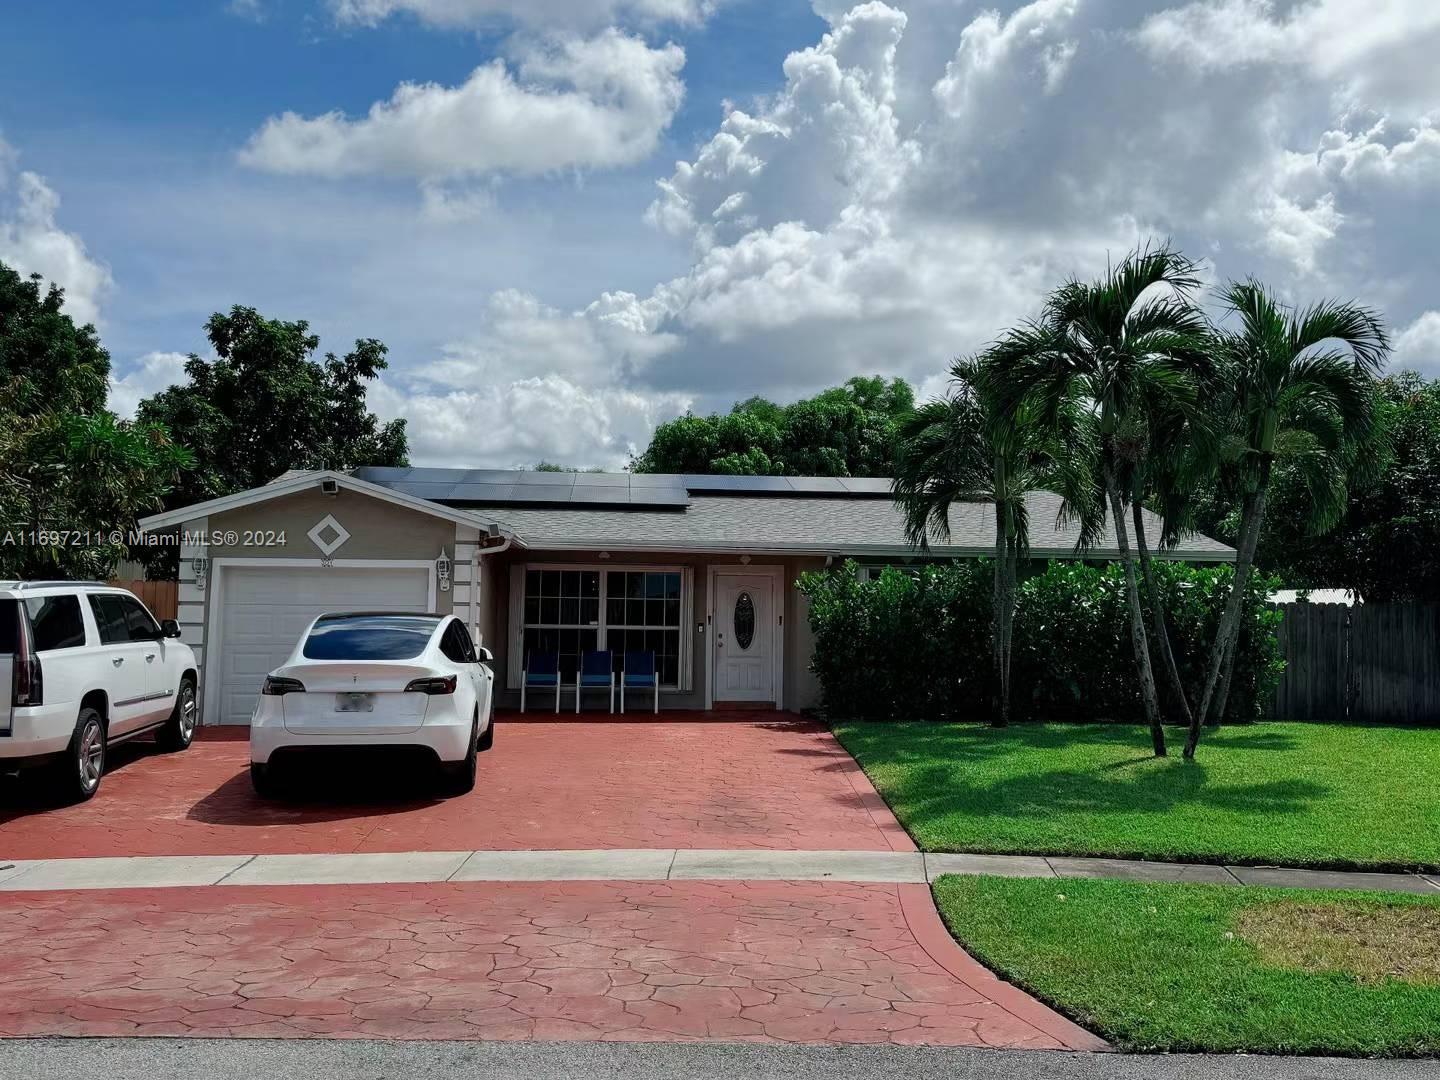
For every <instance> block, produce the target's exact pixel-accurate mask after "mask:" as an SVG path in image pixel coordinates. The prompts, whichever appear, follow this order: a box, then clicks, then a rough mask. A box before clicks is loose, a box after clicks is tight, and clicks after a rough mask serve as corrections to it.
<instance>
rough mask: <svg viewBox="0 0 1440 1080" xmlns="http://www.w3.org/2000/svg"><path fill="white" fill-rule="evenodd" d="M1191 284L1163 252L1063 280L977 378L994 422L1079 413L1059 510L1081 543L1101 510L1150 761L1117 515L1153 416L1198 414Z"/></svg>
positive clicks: (1145, 650) (1141, 657) (1182, 262)
mask: <svg viewBox="0 0 1440 1080" xmlns="http://www.w3.org/2000/svg"><path fill="white" fill-rule="evenodd" d="M1199 285H1200V281H1199V277H1198V275H1197V273H1196V267H1195V264H1194V263H1192V262H1191V261H1190V260H1188V259H1186V258H1185V257H1184V256H1183V255H1181V254H1180V253H1178V252H1176V251H1173V250H1171V249H1170V248H1169V247H1168V246H1164V245H1161V246H1155V247H1146V248H1145V249H1143V250H1139V251H1135V252H1132V253H1131V254H1130V255H1128V256H1126V258H1124V259H1123V260H1122V261H1121V262H1120V263H1119V264H1118V265H1116V266H1113V267H1111V268H1110V269H1109V270H1108V271H1107V273H1106V274H1105V276H1104V277H1103V278H1101V279H1100V280H1098V281H1095V282H1081V281H1078V280H1072V281H1070V282H1068V283H1067V284H1065V285H1063V286H1061V287H1060V288H1059V289H1058V290H1056V291H1055V292H1054V293H1053V294H1051V296H1050V297H1049V299H1048V300H1047V301H1046V304H1045V308H1044V311H1043V313H1042V315H1041V317H1040V319H1039V320H1037V321H1036V322H1033V323H1030V324H1027V325H1026V326H1024V327H1021V328H1020V329H1018V330H1014V331H1011V332H1010V333H1009V334H1007V335H1005V337H1004V338H1002V339H1001V341H1000V342H999V344H998V345H997V346H996V347H995V348H994V349H992V350H991V351H990V353H989V354H988V355H987V358H986V364H985V372H984V377H983V381H984V384H985V385H986V387H987V388H988V389H989V390H990V391H991V392H992V393H993V394H994V397H995V404H996V408H997V410H998V411H999V413H1000V415H1002V416H1005V417H1011V418H1015V417H1018V416H1019V415H1021V414H1022V413H1024V412H1025V411H1027V410H1029V409H1034V410H1037V412H1038V415H1039V416H1040V417H1041V418H1042V422H1043V423H1044V424H1045V425H1047V426H1048V427H1050V428H1051V430H1054V431H1057V432H1058V431H1059V430H1060V429H1061V427H1062V420H1061V417H1062V415H1063V414H1064V412H1065V410H1066V409H1067V408H1069V409H1078V410H1079V416H1080V419H1081V423H1080V424H1079V425H1078V426H1077V427H1075V428H1074V429H1073V431H1072V438H1073V437H1074V436H1076V435H1078V436H1080V439H1079V442H1078V443H1077V444H1074V445H1075V449H1076V452H1077V457H1079V458H1081V459H1082V460H1084V461H1088V463H1089V465H1090V467H1089V469H1088V476H1086V477H1085V478H1084V482H1083V483H1082V484H1080V485H1078V486H1076V487H1073V488H1072V489H1071V490H1070V491H1068V492H1067V493H1066V505H1067V509H1068V511H1069V512H1070V513H1072V514H1073V515H1074V516H1075V517H1077V518H1078V519H1079V520H1080V523H1081V545H1082V546H1084V547H1089V546H1092V545H1093V544H1094V543H1095V541H1096V540H1097V539H1098V538H1099V537H1100V535H1101V534H1102V532H1103V530H1104V528H1105V525H1106V513H1107V511H1108V515H1109V524H1110V525H1111V526H1112V527H1113V529H1114V535H1115V543H1116V548H1117V550H1118V553H1119V556H1120V561H1121V563H1122V564H1123V566H1124V569H1125V592H1126V600H1127V603H1128V606H1129V609H1130V641H1131V645H1132V648H1133V650H1134V653H1135V663H1136V671H1137V674H1138V677H1139V683H1140V699H1141V703H1142V706H1143V708H1144V711H1145V718H1146V721H1147V722H1148V724H1149V726H1150V737H1151V743H1152V745H1153V746H1154V750H1155V754H1156V756H1157V757H1163V756H1165V752H1166V747H1165V729H1164V727H1163V725H1162V723H1161V716H1160V706H1159V695H1158V693H1157V690H1156V686H1155V674H1154V669H1153V667H1152V665H1151V660H1150V650H1149V645H1148V642H1147V638H1146V632H1145V616H1144V611H1143V609H1142V607H1141V603H1140V590H1139V585H1138V582H1137V579H1136V572H1135V557H1134V554H1133V553H1132V551H1131V548H1130V539H1129V528H1128V527H1127V525H1126V520H1125V518H1126V514H1125V509H1126V507H1127V506H1132V505H1133V503H1134V502H1135V491H1136V479H1137V474H1138V471H1139V470H1140V469H1141V467H1142V466H1143V463H1144V462H1145V461H1146V458H1147V452H1148V447H1149V442H1150V440H1149V432H1150V427H1151V420H1152V419H1153V417H1154V416H1156V415H1158V414H1162V413H1163V414H1171V413H1173V414H1178V415H1181V416H1189V415H1193V414H1194V413H1195V412H1196V411H1197V409H1198V400H1199V394H1198V391H1197V383H1198V380H1199V378H1200V376H1201V374H1203V372H1204V370H1205V368H1206V366H1207V364H1208V362H1209V354H1210V332H1209V327H1208V325H1207V323H1206V321H1205V318H1204V316H1203V315H1202V314H1201V312H1200V311H1199V309H1198V308H1197V307H1196V306H1195V304H1194V303H1193V302H1192V299H1191V297H1192V296H1193V294H1194V292H1195V290H1196V289H1198V288H1199ZM1074 467H1078V466H1074Z"/></svg>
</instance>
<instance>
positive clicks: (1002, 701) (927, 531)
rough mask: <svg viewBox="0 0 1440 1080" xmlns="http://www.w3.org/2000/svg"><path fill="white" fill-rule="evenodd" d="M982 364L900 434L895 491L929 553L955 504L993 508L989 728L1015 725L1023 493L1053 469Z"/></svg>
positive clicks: (960, 375)
mask: <svg viewBox="0 0 1440 1080" xmlns="http://www.w3.org/2000/svg"><path fill="white" fill-rule="evenodd" d="M978 371H979V364H978V363H977V362H976V361H974V360H962V361H957V362H956V363H955V364H954V365H952V366H951V368H950V375H951V378H952V380H953V382H952V386H951V390H950V392H949V393H948V394H947V395H946V396H945V397H944V398H941V399H939V400H935V401H931V402H928V403H926V404H925V405H922V406H921V407H920V408H919V409H917V410H916V411H915V413H914V414H913V416H912V417H911V418H910V419H909V420H908V421H907V422H906V423H905V425H904V426H903V427H902V429H901V431H900V438H899V440H898V444H897V450H896V455H895V480H894V491H895V497H896V500H897V501H898V502H899V504H900V507H901V509H902V510H903V511H904V514H905V532H906V536H907V537H908V539H909V541H910V543H911V544H912V545H914V546H916V547H918V548H920V549H921V550H923V551H928V550H929V547H930V537H931V535H932V534H933V535H935V536H938V537H940V538H942V539H948V538H949V536H950V506H951V504H952V503H956V502H980V501H984V502H989V503H992V504H993V505H994V508H995V568H994V569H995V587H994V616H993V631H992V636H991V642H992V655H993V660H994V668H995V688H996V701H995V704H994V709H993V712H992V719H991V723H992V724H993V725H994V726H995V727H1004V726H1006V725H1007V724H1008V723H1009V722H1010V701H1011V693H1010V651H1011V639H1012V631H1013V628H1014V622H1015V582H1016V578H1017V576H1018V569H1019V563H1020V560H1021V559H1022V558H1023V557H1024V556H1025V553H1026V552H1027V551H1028V550H1029V547H1030V522H1029V516H1028V512H1027V509H1026V506H1025V493H1026V492H1027V491H1033V490H1035V489H1036V488H1038V487H1041V486H1042V485H1043V484H1044V482H1045V480H1046V478H1047V477H1048V475H1049V473H1050V470H1051V469H1052V467H1053V465H1054V456H1053V454H1052V453H1050V452H1049V448H1048V446H1047V445H1046V443H1045V441H1044V439H1043V438H1041V436H1042V434H1043V433H1042V432H1040V430H1039V429H1038V428H1036V427H1035V426H1034V425H1030V424H1027V423H1024V422H1023V421H1022V422H1018V423H1017V422H1010V421H1008V420H1005V419H1002V418H1001V417H999V416H997V415H996V414H995V412H994V410H993V409H992V408H991V406H990V403H989V401H988V400H987V399H986V397H985V396H984V394H983V393H981V391H980V390H979V388H978V386H979V380H978Z"/></svg>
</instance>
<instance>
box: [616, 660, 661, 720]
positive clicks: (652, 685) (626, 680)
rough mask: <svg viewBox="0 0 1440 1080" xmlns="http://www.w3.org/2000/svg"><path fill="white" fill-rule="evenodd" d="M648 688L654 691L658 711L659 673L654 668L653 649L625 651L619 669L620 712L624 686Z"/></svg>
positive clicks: (623, 698)
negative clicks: (623, 664)
mask: <svg viewBox="0 0 1440 1080" xmlns="http://www.w3.org/2000/svg"><path fill="white" fill-rule="evenodd" d="M627 686H633V687H634V688H635V689H637V690H640V689H650V690H653V691H654V693H655V708H654V711H655V712H657V713H658V712H659V711H660V675H659V673H658V672H657V671H656V670H655V650H653V649H645V650H643V651H641V652H627V653H626V654H625V666H624V667H622V668H621V669H620V712H621V713H624V712H625V688H626V687H627Z"/></svg>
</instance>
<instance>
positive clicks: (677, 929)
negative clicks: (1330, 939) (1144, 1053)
mask: <svg viewBox="0 0 1440 1080" xmlns="http://www.w3.org/2000/svg"><path fill="white" fill-rule="evenodd" d="M0 952H3V954H4V956H5V958H6V959H5V963H4V964H3V966H0V1032H3V1033H4V1034H9V1035H87V1036H93V1035H116V1034H119V1035H210V1036H222V1035H231V1036H234V1035H239V1036H253V1037H262V1036H270V1037H275V1036H279V1037H322V1036H329V1037H340V1038H402V1039H428V1038H434V1039H442V1038H443V1039H472V1038H481V1039H607V1040H649V1039H667V1040H701V1039H710V1040H726V1041H735V1040H743V1041H767V1042H769V1041H775V1042H829V1043H837V1042H839V1043H861V1042H863V1043H877V1042H878V1043H886V1042H888V1043H928V1044H945V1045H975V1046H1016V1047H1032V1048H1041V1047H1047V1048H1055V1049H1059V1048H1067V1047H1068V1048H1072V1049H1098V1048H1101V1047H1102V1046H1103V1044H1102V1043H1100V1042H1099V1041H1098V1040H1096V1039H1095V1038H1094V1037H1093V1036H1090V1035H1088V1034H1086V1033H1085V1032H1084V1031H1082V1030H1080V1029H1079V1028H1076V1027H1075V1026H1074V1025H1072V1024H1070V1023H1069V1022H1068V1021H1066V1020H1064V1019H1062V1018H1061V1017H1059V1016H1057V1015H1056V1014H1054V1013H1052V1012H1050V1011H1049V1010H1048V1009H1045V1008H1044V1007H1043V1006H1041V1005H1039V1004H1038V1003H1037V1002H1035V1001H1033V1000H1031V999H1030V998H1027V997H1026V996H1025V995H1023V994H1021V993H1020V992H1019V991H1017V990H1015V989H1013V988H1012V987H1009V986H1006V985H1005V984H1004V983H1001V982H999V981H998V980H996V979H995V978H994V977H993V976H992V975H990V974H989V973H988V972H986V971H985V970H984V969H983V968H981V967H980V966H979V965H978V964H975V963H974V961H972V960H969V958H967V957H965V955H964V954H963V953H961V952H960V950H959V949H957V948H956V947H955V946H954V945H953V943H951V942H950V941H949V939H948V937H946V935H945V931H944V929H943V927H941V926H940V924H939V918H938V916H937V915H936V913H935V909H934V907H933V905H932V904H931V902H930V898H929V894H928V891H927V890H926V889H925V887H924V886H923V885H899V886H897V885H842V884H838V883H827V884H798V883H784V882H766V883H754V882H752V883H746V882H724V883H718V882H687V883H683V884H678V883H669V884H655V883H643V884H642V883H634V882H603V883H602V882H587V883H546V884H490V885H484V886H479V885H458V884H437V885H389V886H365V887H355V886H329V887H318V888H312V887H305V886H281V887H227V886H218V887H211V888H205V889H159V890H136V891H127V892H110V893H94V892H92V893H68V894H57V893H44V894H39V893H36V894H28V895H22V894H8V895H3V896H0Z"/></svg>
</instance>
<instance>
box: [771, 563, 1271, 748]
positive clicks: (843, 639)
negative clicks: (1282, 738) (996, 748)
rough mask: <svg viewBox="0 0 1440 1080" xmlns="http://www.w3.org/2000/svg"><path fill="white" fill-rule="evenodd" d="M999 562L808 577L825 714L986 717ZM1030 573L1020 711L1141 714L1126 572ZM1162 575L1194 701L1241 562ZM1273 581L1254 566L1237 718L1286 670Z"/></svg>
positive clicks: (1174, 641)
mask: <svg viewBox="0 0 1440 1080" xmlns="http://www.w3.org/2000/svg"><path fill="white" fill-rule="evenodd" d="M991 566H992V564H991V563H990V562H989V561H987V560H977V561H966V562H957V563H952V564H949V565H940V566H925V567H922V568H918V569H916V570H914V571H900V570H896V569H894V568H889V569H886V570H885V571H884V572H883V573H882V574H881V575H880V576H879V577H877V578H874V579H872V580H869V581H862V580H860V578H859V576H858V574H857V573H856V567H855V565H854V564H853V563H850V564H847V565H846V566H845V567H844V568H842V569H840V570H832V571H813V572H811V573H807V574H804V575H802V576H801V578H800V582H799V588H800V591H801V592H802V593H804V594H805V595H806V596H807V597H808V598H809V600H810V625H811V628H812V629H813V630H814V632H815V651H814V658H813V660H812V661H811V665H810V666H811V670H812V671H814V672H815V674H816V675H818V676H819V678H820V685H821V689H822V691H823V698H824V706H825V710H826V712H827V714H829V715H830V716H832V717H836V718H839V717H848V718H855V719H865V720H988V719H989V717H990V710H991V700H992V696H993V695H992V686H993V678H994V677H993V672H992V669H991V653H990V622H991V610H992V609H991V597H992V588H993V582H994V577H993V573H992V569H991ZM1031 570H1032V573H1031V574H1030V576H1029V577H1027V578H1026V579H1025V580H1024V581H1022V582H1021V583H1020V585H1019V587H1018V589H1017V604H1016V611H1015V637H1014V648H1013V653H1012V656H1011V685H1012V692H1013V695H1014V701H1013V703H1012V715H1013V717H1014V719H1016V720H1021V721H1023V720H1073V721H1103V720H1114V721H1121V722H1127V723H1128V722H1135V721H1139V720H1141V719H1143V717H1142V710H1141V705H1140V695H1139V691H1138V689H1137V679H1136V674H1135V660H1134V652H1133V651H1132V649H1131V648H1130V633H1129V623H1128V615H1127V609H1126V604H1125V577H1124V571H1123V570H1122V568H1121V567H1120V566H1119V565H1118V564H1114V563H1112V564H1107V565H1100V566H1097V565H1091V564H1086V563H1081V562H1051V563H1046V564H1044V565H1043V568H1042V567H1040V566H1032V567H1031ZM1155 572H1156V576H1157V578H1158V580H1159V584H1160V590H1161V594H1162V597H1163V602H1164V604H1165V609H1166V613H1167V617H1168V620H1169V629H1170V641H1171V645H1172V647H1173V649H1174V651H1175V657H1176V663H1177V664H1178V666H1179V668H1180V674H1181V678H1182V680H1183V681H1184V682H1185V683H1186V685H1187V686H1188V687H1189V688H1190V695H1191V701H1192V702H1193V701H1195V700H1197V699H1198V697H1199V687H1200V685H1201V683H1202V682H1203V680H1204V675H1205V664H1206V662H1207V660H1208V659H1209V650H1210V645H1211V642H1213V641H1214V639H1215V627H1216V623H1217V622H1218V621H1219V617H1220V611H1221V607H1222V605H1223V603H1224V598H1225V595H1226V592H1227V591H1228V589H1229V586H1230V581H1231V579H1232V576H1233V569H1232V568H1231V567H1229V566H1213V567H1212V566H1204V567H1196V566H1187V565H1185V564H1183V563H1173V562H1168V561H1157V562H1156V564H1155ZM1275 586H1276V582H1274V581H1272V580H1271V579H1269V578H1267V577H1265V576H1264V575H1262V574H1253V575H1252V576H1251V582H1250V588H1249V590H1248V593H1249V595H1248V596H1247V597H1246V599H1245V608H1244V617H1243V622H1242V627H1241V632H1240V640H1239V643H1238V644H1237V646H1236V661H1235V674H1234V678H1233V681H1232V684H1231V688H1230V698H1229V702H1228V707H1227V709H1226V715H1225V719H1226V720H1231V721H1239V720H1252V719H1255V718H1256V717H1258V716H1259V715H1260V711H1261V710H1262V709H1263V708H1264V707H1265V706H1266V704H1267V703H1268V702H1269V700H1270V698H1271V695H1272V694H1273V693H1274V690H1275V685H1276V683H1277V681H1278V680H1279V678H1280V673H1281V672H1282V671H1283V670H1284V661H1283V659H1281V656H1280V644H1279V640H1278V639H1277V637H1276V634H1275V630H1276V628H1277V627H1278V626H1279V623H1280V620H1281V619H1282V618H1283V616H1282V614H1281V613H1280V612H1279V611H1278V610H1277V609H1275V608H1274V607H1272V606H1271V605H1269V604H1267V603H1266V597H1267V596H1268V595H1269V594H1270V592H1271V591H1272V590H1273V589H1274V588H1275ZM1146 626H1147V628H1148V626H1149V617H1148V613H1147V622H1146ZM1151 652H1152V657H1153V660H1154V662H1155V678H1156V682H1157V683H1158V684H1159V685H1160V692H1161V695H1162V698H1163V697H1165V696H1167V695H1168V693H1169V686H1168V683H1169V680H1168V679H1167V678H1166V677H1165V673H1164V670H1163V668H1162V667H1161V665H1160V658H1159V655H1158V651H1157V650H1156V648H1155V644H1154V641H1153V640H1152V641H1151ZM1162 704H1163V702H1162ZM1174 715H1178V714H1174Z"/></svg>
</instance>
